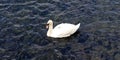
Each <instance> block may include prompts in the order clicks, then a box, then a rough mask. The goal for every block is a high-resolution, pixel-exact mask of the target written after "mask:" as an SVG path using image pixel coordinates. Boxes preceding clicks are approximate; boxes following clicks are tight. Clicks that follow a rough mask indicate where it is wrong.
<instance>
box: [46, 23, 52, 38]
mask: <svg viewBox="0 0 120 60" xmlns="http://www.w3.org/2000/svg"><path fill="white" fill-rule="evenodd" d="M52 31H53V22H52V23H51V24H50V25H49V29H48V32H47V36H51V34H52Z"/></svg>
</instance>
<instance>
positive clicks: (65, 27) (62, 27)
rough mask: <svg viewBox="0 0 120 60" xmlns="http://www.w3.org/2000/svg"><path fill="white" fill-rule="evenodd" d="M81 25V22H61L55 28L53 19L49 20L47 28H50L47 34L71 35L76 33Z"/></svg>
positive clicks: (56, 35) (49, 35)
mask: <svg viewBox="0 0 120 60" xmlns="http://www.w3.org/2000/svg"><path fill="white" fill-rule="evenodd" d="M79 27H80V23H79V24H77V25H74V24H69V23H61V24H59V25H57V26H56V27H55V28H54V29H53V21H52V20H49V21H48V23H47V26H46V28H48V32H47V36H48V37H53V38H63V37H69V36H70V35H72V34H74V33H75V32H76V31H77V30H78V28H79Z"/></svg>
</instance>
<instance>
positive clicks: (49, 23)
mask: <svg viewBox="0 0 120 60" xmlns="http://www.w3.org/2000/svg"><path fill="white" fill-rule="evenodd" d="M52 24H53V21H52V20H48V22H47V24H46V28H47V29H48V28H49V26H51V25H52Z"/></svg>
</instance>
